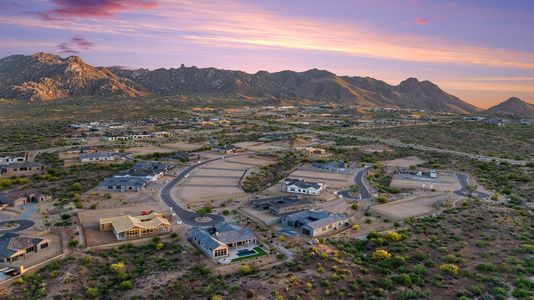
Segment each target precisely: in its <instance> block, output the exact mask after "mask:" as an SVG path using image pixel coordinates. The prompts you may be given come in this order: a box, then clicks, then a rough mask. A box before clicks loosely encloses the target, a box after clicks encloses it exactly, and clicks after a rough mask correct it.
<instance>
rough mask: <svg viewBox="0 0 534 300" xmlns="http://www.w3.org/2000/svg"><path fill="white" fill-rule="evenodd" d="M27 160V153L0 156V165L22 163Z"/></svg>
mask: <svg viewBox="0 0 534 300" xmlns="http://www.w3.org/2000/svg"><path fill="white" fill-rule="evenodd" d="M27 161H28V154H12V155H5V156H0V165H9V164H12V163H22V162H27Z"/></svg>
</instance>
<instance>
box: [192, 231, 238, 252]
mask: <svg viewBox="0 0 534 300" xmlns="http://www.w3.org/2000/svg"><path fill="white" fill-rule="evenodd" d="M187 239H188V240H189V241H190V242H191V243H192V244H193V245H195V246H196V247H197V248H198V249H199V250H200V251H202V252H203V253H204V254H205V255H206V256H208V257H210V258H222V257H228V255H229V252H228V246H227V245H225V244H223V243H222V242H220V241H218V240H216V239H215V238H214V237H212V236H211V234H209V232H208V231H206V229H204V228H201V227H193V228H192V229H191V230H189V231H188V232H187Z"/></svg>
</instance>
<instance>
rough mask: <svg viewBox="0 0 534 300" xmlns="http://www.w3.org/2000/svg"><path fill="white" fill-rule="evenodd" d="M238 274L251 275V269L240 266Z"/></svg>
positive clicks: (246, 266) (247, 266)
mask: <svg viewBox="0 0 534 300" xmlns="http://www.w3.org/2000/svg"><path fill="white" fill-rule="evenodd" d="M239 273H241V275H247V274H250V273H252V268H251V267H250V266H249V265H242V266H241V267H239Z"/></svg>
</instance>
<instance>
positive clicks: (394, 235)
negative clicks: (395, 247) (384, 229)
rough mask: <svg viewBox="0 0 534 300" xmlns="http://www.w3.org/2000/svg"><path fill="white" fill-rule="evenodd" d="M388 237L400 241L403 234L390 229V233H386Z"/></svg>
mask: <svg viewBox="0 0 534 300" xmlns="http://www.w3.org/2000/svg"><path fill="white" fill-rule="evenodd" d="M386 239H388V240H390V241H400V240H401V239H402V236H401V235H400V234H399V233H397V232H396V231H389V232H388V233H386Z"/></svg>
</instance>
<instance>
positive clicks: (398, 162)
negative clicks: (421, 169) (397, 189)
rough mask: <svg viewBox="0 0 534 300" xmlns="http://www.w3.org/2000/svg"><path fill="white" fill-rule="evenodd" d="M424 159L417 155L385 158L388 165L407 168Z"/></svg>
mask: <svg viewBox="0 0 534 300" xmlns="http://www.w3.org/2000/svg"><path fill="white" fill-rule="evenodd" d="M425 162H426V161H424V160H422V159H420V158H419V157H417V156H407V157H403V158H397V159H394V160H387V161H386V165H387V166H388V167H398V168H409V167H410V166H414V165H418V164H423V163H425Z"/></svg>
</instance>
